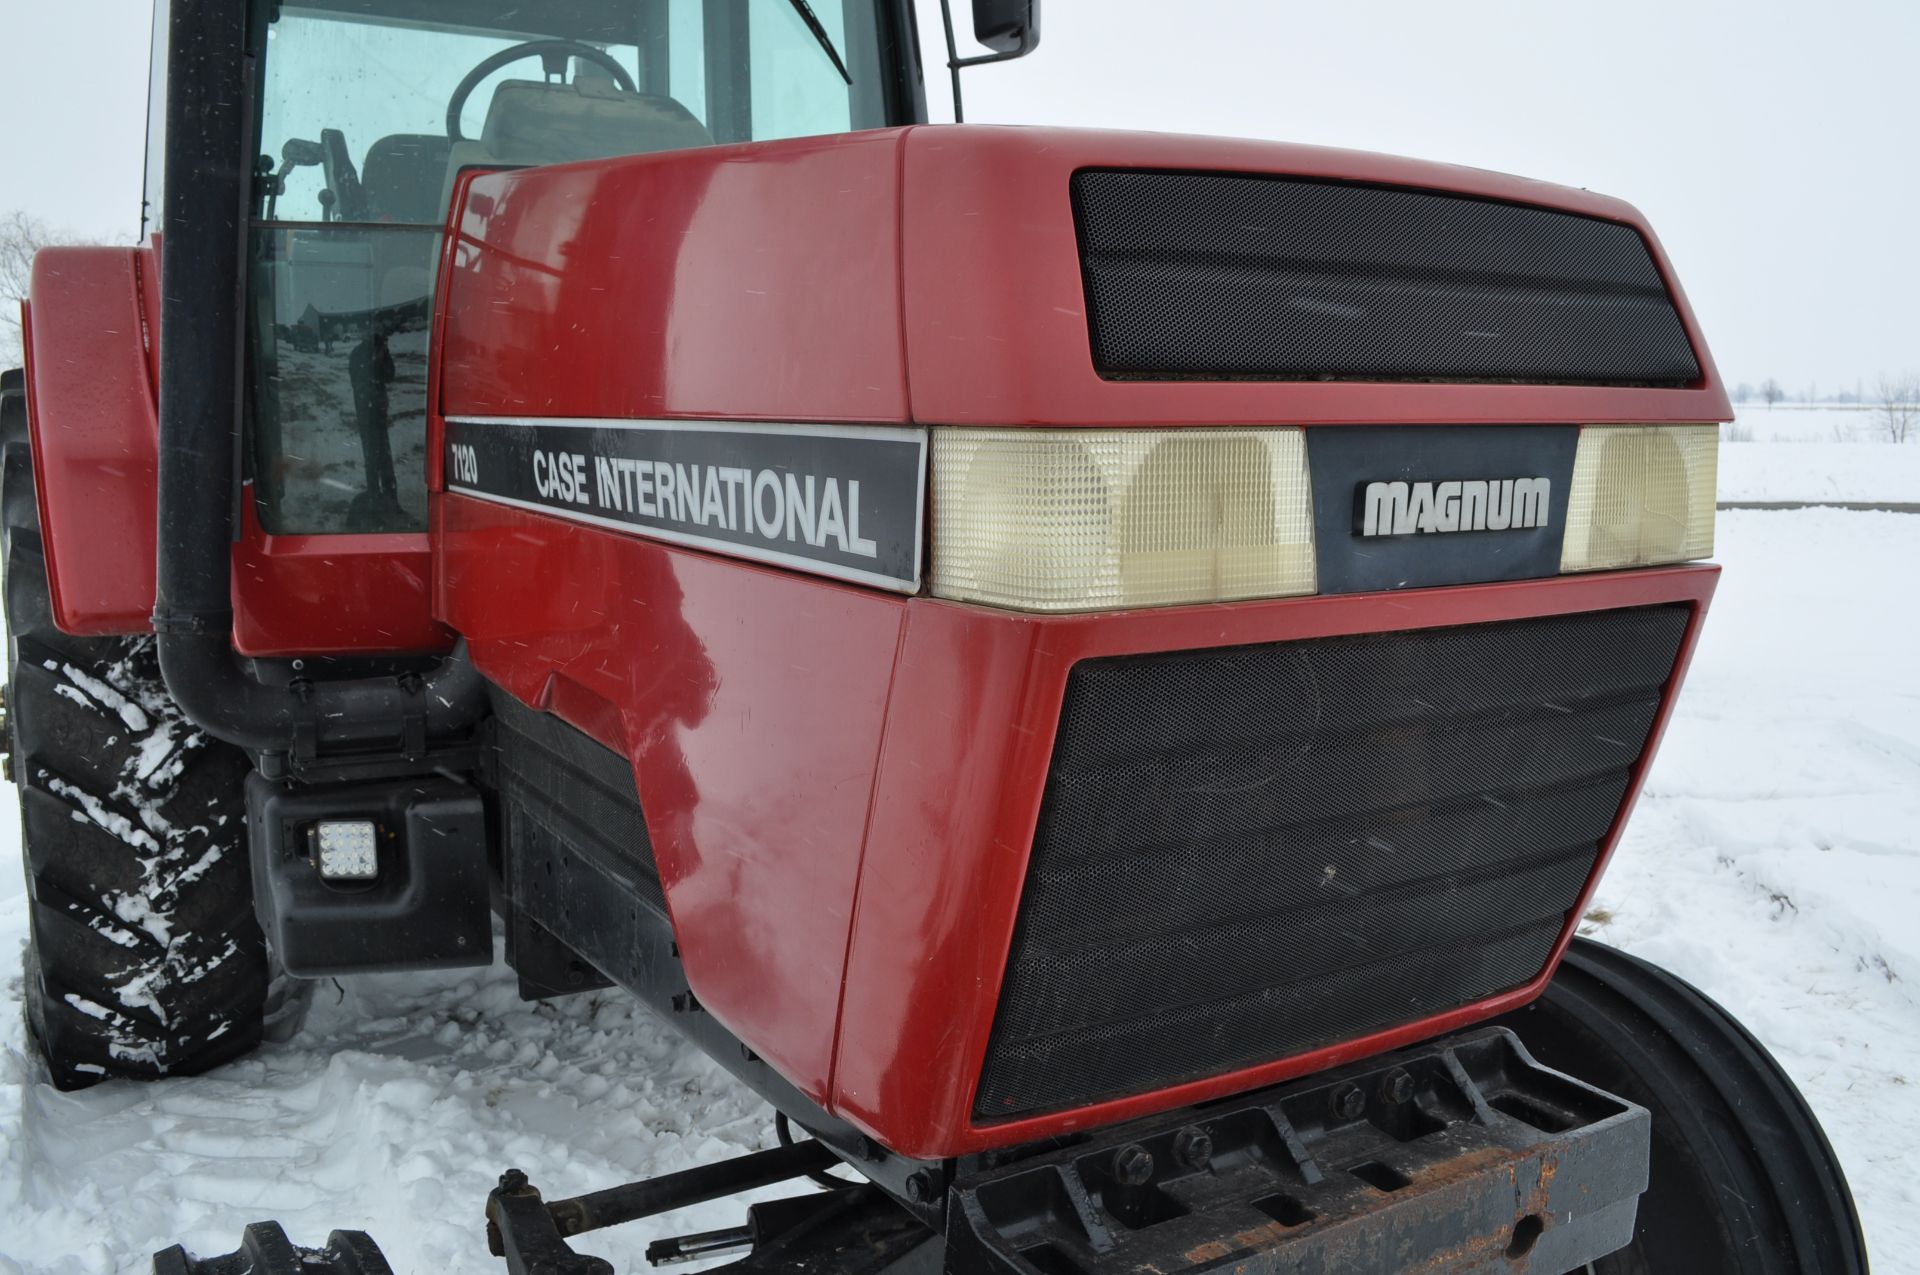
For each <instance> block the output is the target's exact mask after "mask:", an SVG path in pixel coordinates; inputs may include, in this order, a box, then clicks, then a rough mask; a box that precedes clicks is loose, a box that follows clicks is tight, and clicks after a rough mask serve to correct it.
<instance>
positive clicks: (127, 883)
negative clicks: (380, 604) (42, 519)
mask: <svg viewBox="0 0 1920 1275" xmlns="http://www.w3.org/2000/svg"><path fill="white" fill-rule="evenodd" d="M0 448H3V449H4V450H3V452H0V458H3V463H4V487H3V489H0V512H3V513H4V518H5V527H4V532H5V590H6V617H7V632H8V636H9V639H10V640H9V643H8V680H7V735H8V740H7V745H8V748H9V750H10V752H11V759H10V766H11V774H12V777H13V779H14V781H15V782H16V783H17V784H18V785H19V793H20V818H21V832H22V838H23V840H24V842H25V850H26V869H27V879H28V885H29V889H30V893H31V900H32V907H31V943H30V946H29V949H28V953H27V1017H28V1025H29V1028H30V1030H31V1034H32V1036H33V1039H34V1041H35V1043H36V1044H37V1045H38V1046H39V1048H40V1050H41V1052H42V1054H43V1055H44V1056H45V1058H46V1061H47V1064H48V1067H49V1070H50V1072H51V1075H52V1079H53V1081H54V1083H55V1084H56V1085H58V1086H59V1087H61V1088H63V1089H73V1088H79V1087H82V1086H85V1085H89V1084H92V1083H95V1082H97V1081H99V1080H102V1079H106V1078H107V1077H110V1076H137V1077H151V1076H163V1075H171V1074H185V1073H192V1072H199V1071H205V1070H206V1069H208V1068H210V1067H214V1066H217V1065H219V1064H220V1063H223V1062H226V1061H227V1060H229V1059H231V1058H233V1057H236V1056H237V1055H239V1054H242V1053H245V1052H246V1051H248V1050H250V1049H252V1048H253V1047H254V1046H255V1045H256V1044H258V1043H259V1040H260V1033H261V1019H262V1014H263V1005H264V1002H265V998H266V991H267V958H266V951H265V944H264V942H263V940H262V938H261V934H260V927H259V925H258V923H257V922H256V921H255V919H254V914H253V897H252V885H251V879H250V873H249V870H248V864H247V848H246V819H245V815H244V808H243V806H242V797H241V792H242V789H241V784H242V781H243V779H244V777H245V775H246V773H247V769H248V762H247V759H246V756H245V755H244V754H243V753H241V752H240V751H239V750H237V749H234V748H231V747H229V746H227V745H225V744H222V743H220V742H218V741H216V740H213V739H210V738H209V737H207V736H206V735H204V734H202V733H201V732H199V731H198V730H196V729H195V728H194V727H193V726H192V725H191V723H189V722H187V721H186V720H185V719H184V718H183V717H182V716H181V714H180V712H179V710H178V708H177V707H175V705H174V703H173V701H172V699H171V698H170V697H169V696H168V694H167V691H166V686H165V684H164V682H163V681H162V679H161V677H160V669H159V664H158V660H157V657H156V656H155V653H154V649H153V639H152V638H151V637H133V638H125V637H87V638H81V637H74V636H72V635H70V634H67V633H63V632H61V631H60V629H59V628H58V627H57V626H55V625H54V623H53V618H52V609H51V604H50V601H49V594H48V588H47V576H46V561H45V556H44V551H43V548H42V544H41V539H40V527H39V515H38V510H37V507H36V504H35V497H34V491H33V470H32V461H31V457H30V456H29V455H28V450H27V440H26V428H25V410H24V403H23V401H22V399H21V396H20V394H19V392H18V390H17V388H16V382H15V380H14V378H13V377H12V376H11V375H9V377H8V378H7V380H6V382H5V384H4V385H0Z"/></svg>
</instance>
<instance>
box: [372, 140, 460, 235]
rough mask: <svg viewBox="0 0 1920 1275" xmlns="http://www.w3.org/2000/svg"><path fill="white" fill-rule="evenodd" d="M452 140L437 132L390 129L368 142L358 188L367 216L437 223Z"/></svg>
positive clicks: (398, 220) (385, 219) (376, 218)
mask: <svg viewBox="0 0 1920 1275" xmlns="http://www.w3.org/2000/svg"><path fill="white" fill-rule="evenodd" d="M450 146H451V144H450V143H449V142H448V141H447V139H446V137H445V136H444V135H442V134H437V133H393V134H390V135H388V136H386V137H383V138H381V139H380V140H379V141H377V142H375V143H374V144H373V145H371V146H369V147H367V159H366V162H365V163H364V164H362V165H361V166H360V189H361V190H362V192H364V193H365V196H366V200H367V217H368V219H369V220H371V221H396V222H412V223H424V224H427V225H437V224H438V223H439V221H440V210H441V207H442V204H441V203H440V192H441V191H442V190H443V189H445V187H446V184H447V154H448V151H449V149H450Z"/></svg>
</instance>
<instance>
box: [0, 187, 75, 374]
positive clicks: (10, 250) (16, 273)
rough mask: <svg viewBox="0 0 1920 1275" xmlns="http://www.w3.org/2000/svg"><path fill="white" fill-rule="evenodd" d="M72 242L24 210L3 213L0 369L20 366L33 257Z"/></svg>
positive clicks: (0, 230) (0, 217)
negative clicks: (22, 305)
mask: <svg viewBox="0 0 1920 1275" xmlns="http://www.w3.org/2000/svg"><path fill="white" fill-rule="evenodd" d="M70 242H72V240H71V238H70V237H69V236H67V235H63V234H61V233H59V232H58V231H55V230H53V229H51V228H49V227H48V226H47V224H46V223H45V222H43V221H41V220H40V219H39V218H38V217H34V216H31V215H29V214H27V213H25V212H22V211H21V210H20V209H17V208H16V209H14V210H13V211H11V212H7V213H0V368H9V367H18V366H20V353H21V346H20V303H21V302H22V301H24V300H25V299H26V296H27V280H28V277H29V276H30V275H31V274H32V272H33V254H34V253H36V252H38V251H40V249H42V248H47V247H51V246H53V245H55V244H63V243H70Z"/></svg>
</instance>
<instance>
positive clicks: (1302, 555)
mask: <svg viewBox="0 0 1920 1275" xmlns="http://www.w3.org/2000/svg"><path fill="white" fill-rule="evenodd" d="M930 459H931V466H930V474H931V484H932V488H931V492H932V507H933V508H932V529H931V530H932V536H931V540H932V553H933V561H932V572H931V587H932V591H933V593H934V595H935V596H936V597H942V598H951V599H954V600H956V601H967V602H980V603H985V604H986V605H988V606H997V607H1007V608H1011V609H1014V610H1021V611H1045V612H1066V611H1096V610H1117V609H1122V608H1127V607H1148V606H1173V605H1177V604H1181V603H1195V602H1225V601H1231V600H1239V599H1246V598H1272V597H1285V596H1292V595H1297V594H1305V593H1312V592H1313V591H1314V588H1315V579H1314V556H1313V493H1312V488H1311V486H1310V485H1309V483H1308V480H1307V449H1306V441H1305V438H1304V437H1303V435H1302V433H1301V431H1300V430H1298V429H1175V430H1146V429H1138V430H1136V429H1126V430H1082V429H1072V430H1051V429H961V428H938V429H935V430H934V431H933V452H932V456H931V458H930Z"/></svg>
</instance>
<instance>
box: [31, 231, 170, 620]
mask: <svg viewBox="0 0 1920 1275" xmlns="http://www.w3.org/2000/svg"><path fill="white" fill-rule="evenodd" d="M151 258H152V250H151V249H150V248H46V249H42V250H41V251H40V253H39V254H38V255H37V256H35V258H34V261H33V273H32V276H31V280H30V282H29V284H28V291H27V308H26V322H25V325H24V328H23V331H22V336H23V338H24V340H23V344H24V346H25V349H26V372H27V420H28V426H29V429H30V431H31V433H30V437H31V438H32V441H33V456H34V467H35V472H36V476H37V485H38V488H39V505H40V528H41V536H42V539H43V541H44V543H45V545H46V554H47V582H48V585H49V586H50V591H51V594H52V601H53V618H54V622H55V623H56V624H58V625H59V626H60V627H61V629H63V630H65V631H66V632H68V633H74V634H81V635H95V634H108V633H145V632H149V631H151V629H152V624H151V621H150V619H149V617H150V615H151V613H152V611H153V587H154V550H155V536H156V531H155V527H156V523H155V505H154V501H155V491H156V485H157V481H158V466H159V429H158V424H157V419H156V416H155V402H156V393H155V391H156V387H155V382H154V379H153V368H154V364H153V362H152V360H151V359H150V357H149V351H148V344H149V340H148V322H147V313H148V311H147V306H146V293H147V292H148V290H149V289H150V288H151V287H152V286H153V285H154V283H155V281H156V280H155V276H154V272H153V262H152V260H151Z"/></svg>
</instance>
